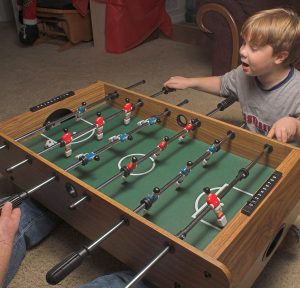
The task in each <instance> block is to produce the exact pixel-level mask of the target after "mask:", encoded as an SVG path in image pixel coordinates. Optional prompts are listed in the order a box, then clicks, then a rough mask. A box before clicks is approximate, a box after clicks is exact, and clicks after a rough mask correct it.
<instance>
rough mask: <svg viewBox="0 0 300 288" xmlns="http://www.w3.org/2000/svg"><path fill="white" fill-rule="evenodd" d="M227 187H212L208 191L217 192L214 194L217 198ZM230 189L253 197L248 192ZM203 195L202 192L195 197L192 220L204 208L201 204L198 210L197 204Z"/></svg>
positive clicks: (225, 185) (235, 188)
mask: <svg viewBox="0 0 300 288" xmlns="http://www.w3.org/2000/svg"><path fill="white" fill-rule="evenodd" d="M227 186H228V184H227V183H225V184H224V185H223V186H222V187H214V188H211V189H210V190H211V191H214V190H218V191H217V192H216V194H217V196H218V195H219V194H220V192H221V191H222V190H223V189H224V188H225V187H227ZM232 189H234V190H236V191H238V192H240V193H244V194H246V195H249V196H253V194H251V193H249V192H247V191H244V190H242V189H240V188H237V187H233V188H232ZM204 195H205V193H204V192H202V193H201V194H200V195H199V196H198V197H197V199H196V201H195V213H194V214H193V215H192V216H191V217H192V218H196V217H197V215H198V214H199V213H200V211H201V210H202V209H203V208H204V207H205V206H206V204H203V205H202V206H201V207H200V208H199V202H200V200H201V198H202V197H203V196H204Z"/></svg>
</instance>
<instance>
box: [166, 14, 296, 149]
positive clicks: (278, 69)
mask: <svg viewBox="0 0 300 288" xmlns="http://www.w3.org/2000/svg"><path fill="white" fill-rule="evenodd" d="M241 36H242V38H243V40H244V41H243V44H242V46H241V48H240V57H241V62H242V64H241V65H240V66H239V67H238V68H236V69H234V70H232V71H230V72H228V73H226V74H225V75H223V76H219V77H217V76H213V77H199V78H185V77H180V76H174V77H171V78H170V79H169V80H168V81H167V82H165V83H164V86H166V87H169V88H176V89H185V88H194V89H197V90H201V91H204V92H207V93H211V94H215V95H219V96H223V97H228V96H233V97H236V98H237V99H238V100H239V102H240V105H241V108H242V113H243V117H244V120H245V122H246V123H247V126H248V128H249V129H250V130H251V131H255V132H259V133H261V134H263V135H267V136H268V137H272V138H275V139H277V140H278V141H282V142H292V141H296V142H297V143H298V144H300V121H299V119H300V92H299V91H300V72H299V71H298V70H296V69H295V68H294V66H293V65H292V63H294V62H295V60H296V59H297V56H298V55H296V53H297V52H298V51H299V49H300V18H299V16H298V15H297V14H296V13H295V12H293V11H292V10H286V9H282V8H278V9H271V10H264V11H260V12H258V13H257V14H255V15H253V16H252V17H250V18H249V19H248V20H247V21H246V22H245V23H244V25H243V27H242V30H241Z"/></svg>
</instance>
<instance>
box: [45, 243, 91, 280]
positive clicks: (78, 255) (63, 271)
mask: <svg viewBox="0 0 300 288" xmlns="http://www.w3.org/2000/svg"><path fill="white" fill-rule="evenodd" d="M88 254H89V252H88V250H87V249H86V248H85V247H84V248H83V249H81V250H80V251H79V252H73V253H72V254H70V255H69V256H67V257H66V258H65V259H64V260H62V261H61V262H60V263H58V264H57V265H55V266H54V267H53V268H52V269H50V270H49V271H48V272H47V274H46V280H47V282H48V283H49V284H51V285H56V284H58V283H59V282H60V281H62V280H63V279H65V278H66V277H67V276H68V275H69V274H70V273H71V272H72V271H74V270H75V269H76V268H78V267H79V266H80V265H81V263H82V262H83V259H84V258H85V257H86V256H87V255H88Z"/></svg>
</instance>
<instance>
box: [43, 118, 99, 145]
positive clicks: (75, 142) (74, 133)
mask: <svg viewBox="0 0 300 288" xmlns="http://www.w3.org/2000/svg"><path fill="white" fill-rule="evenodd" d="M80 120H81V121H83V122H85V123H87V124H89V125H91V126H93V125H94V124H93V123H91V122H89V121H87V120H85V119H80ZM95 130H96V127H95V128H94V129H93V130H91V131H89V132H86V133H84V134H82V135H80V137H79V138H81V137H82V136H84V135H86V134H88V133H91V135H90V136H88V137H87V138H84V139H81V140H78V141H74V142H72V144H78V143H81V142H84V141H86V140H88V139H90V138H91V137H92V136H93V135H94V133H95ZM76 134H77V132H73V133H72V135H75V136H76ZM41 136H42V137H44V138H46V139H48V140H52V141H54V143H55V144H56V143H57V141H55V140H54V139H52V138H50V137H48V136H47V135H45V134H43V133H41Z"/></svg>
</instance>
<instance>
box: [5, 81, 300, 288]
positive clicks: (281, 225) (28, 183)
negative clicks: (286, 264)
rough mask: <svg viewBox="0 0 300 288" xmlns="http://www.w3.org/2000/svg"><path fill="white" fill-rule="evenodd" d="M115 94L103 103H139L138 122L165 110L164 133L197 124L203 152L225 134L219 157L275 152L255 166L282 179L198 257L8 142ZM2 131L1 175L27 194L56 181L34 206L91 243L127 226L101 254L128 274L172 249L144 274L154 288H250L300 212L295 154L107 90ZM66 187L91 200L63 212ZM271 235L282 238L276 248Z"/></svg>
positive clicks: (78, 94)
mask: <svg viewBox="0 0 300 288" xmlns="http://www.w3.org/2000/svg"><path fill="white" fill-rule="evenodd" d="M115 91H118V93H119V94H120V96H119V97H118V98H117V99H114V100H109V101H108V102H110V103H111V104H112V105H113V106H115V107H117V108H122V106H123V104H124V99H125V98H127V97H128V98H129V99H130V100H131V101H132V102H136V101H137V100H138V99H141V100H143V102H144V107H142V108H140V109H138V110H137V111H136V113H137V115H138V116H140V117H141V118H148V117H150V116H151V115H153V114H159V113H160V112H161V111H162V110H163V109H164V108H166V107H168V108H169V109H170V110H171V112H172V113H171V116H170V117H167V119H166V120H165V121H164V122H163V123H161V125H163V126H164V127H167V128H170V129H172V130H175V131H180V130H181V129H182V128H181V127H179V126H178V125H177V124H176V120H175V119H176V116H177V115H178V114H184V115H185V116H186V117H187V118H188V119H191V118H198V119H199V120H200V121H201V127H200V128H199V129H197V130H196V131H195V132H194V133H192V134H191V137H195V138H198V139H201V141H203V142H206V143H208V144H210V143H212V142H213V140H214V139H216V138H220V137H221V136H220V135H226V133H227V131H228V130H232V131H234V132H235V133H236V139H235V140H234V141H232V142H229V143H226V144H224V146H222V149H223V150H226V151H230V152H231V153H233V154H236V155H238V156H241V157H244V158H246V159H249V160H253V159H255V158H256V156H257V155H258V154H259V153H260V152H261V151H262V149H263V146H264V144H266V143H269V144H271V145H272V146H273V148H274V151H273V152H272V153H271V154H270V155H269V156H268V157H264V158H262V159H261V161H260V163H262V164H265V165H268V166H270V167H272V168H274V169H276V170H277V171H280V172H282V177H281V179H280V180H279V182H278V183H277V184H276V185H275V186H274V187H273V189H272V190H271V191H270V193H269V194H268V195H267V197H266V198H265V199H264V200H263V201H262V202H261V204H260V205H259V206H258V208H257V209H256V210H255V211H254V213H253V214H252V215H251V216H246V215H244V214H242V213H238V214H237V215H236V216H235V217H234V218H233V219H232V220H231V221H230V222H229V223H228V225H227V226H226V227H225V228H224V229H223V230H222V231H221V232H220V233H219V234H218V235H217V236H216V237H215V239H214V240H213V241H212V242H211V243H210V244H209V245H208V247H207V248H206V249H204V250H203V251H200V250H198V249H197V248H195V247H193V246H192V245H190V244H188V243H186V242H184V241H182V240H180V239H178V238H177V237H176V236H174V235H172V234H171V233H169V232H167V231H165V230H164V229H162V228H160V227H158V226H157V225H155V224H153V223H151V222H149V221H148V220H146V219H145V218H143V217H142V216H140V215H137V214H135V213H134V212H132V211H131V210H130V209H128V208H126V207H124V206H123V205H121V204H119V203H117V202H116V201H115V200H113V199H111V198H109V197H108V196H106V195H104V194H102V193H99V191H97V190H96V189H94V188H92V187H91V186H89V185H87V184H86V183H84V182H83V181H81V180H80V179H77V178H76V177H74V176H72V175H71V174H69V173H67V172H65V171H63V170H62V169H61V168H59V167H57V166H56V165H55V164H53V163H51V162H49V161H48V160H45V159H44V158H42V157H40V156H39V155H37V154H35V153H34V152H32V151H30V150H29V149H27V148H26V147H24V146H23V145H22V144H21V143H18V142H16V141H14V140H13V139H15V138H17V137H20V136H21V135H24V134H25V133H28V132H29V131H31V130H33V129H35V128H38V127H40V126H42V125H43V123H44V121H45V118H46V117H47V115H50V114H51V113H52V112H53V111H56V110H57V109H60V108H68V109H70V110H71V111H76V109H77V107H79V106H80V105H81V102H82V101H86V102H87V103H88V104H89V103H93V102H95V101H97V100H99V99H101V98H103V97H104V96H105V95H107V94H108V93H110V92H115ZM229 109H230V108H229ZM20 123H22V125H20ZM0 130H1V132H0V146H2V145H3V143H7V144H9V149H2V150H1V151H0V157H1V161H0V163H1V164H0V169H1V170H0V172H1V173H2V174H3V175H6V176H7V177H9V178H10V179H11V180H12V181H13V182H14V183H15V184H16V185H18V186H20V187H21V188H23V189H30V188H31V187H32V186H35V185H37V184H39V183H40V182H42V181H44V180H46V179H47V178H49V177H51V176H53V174H55V175H57V176H58V180H57V181H54V182H52V183H50V184H49V185H47V186H46V187H44V188H43V189H41V190H39V191H37V192H35V193H34V198H35V199H37V200H38V201H40V202H41V203H42V204H44V205H45V206H46V207H48V208H49V209H50V210H52V211H53V212H55V213H56V214H57V215H59V216H60V217H61V218H63V219H64V220H65V221H66V222H67V223H69V224H70V225H72V226H73V227H74V228H75V229H77V230H78V231H80V232H81V233H83V234H84V235H86V236H87V237H89V238H90V239H92V240H93V239H97V238H98V237H99V236H100V235H102V234H103V233H105V232H106V231H108V230H109V229H110V228H111V227H112V226H114V225H115V224H117V223H118V222H119V220H120V217H126V218H127V219H128V221H129V224H128V225H125V226H123V227H122V228H120V229H119V230H118V231H117V232H116V233H114V235H112V236H111V237H110V240H109V241H104V242H103V244H102V245H101V246H102V247H103V248H104V249H106V250H107V251H108V252H109V253H111V254H112V255H114V256H115V257H117V258H118V259H120V260H121V261H123V262H124V263H126V264H127V265H128V266H129V267H131V268H132V269H134V270H136V271H138V270H140V269H141V268H142V267H144V265H145V264H146V263H148V261H149V260H150V259H152V258H153V257H154V256H155V255H157V253H159V252H160V251H161V250H162V249H163V248H164V245H166V243H168V244H170V245H172V246H173V247H174V249H175V251H174V253H169V255H167V256H165V257H164V258H163V259H162V260H161V261H160V262H159V263H157V265H155V266H154V267H153V268H152V269H151V271H149V273H148V274H147V278H148V279H149V280H150V281H152V282H153V283H154V284H156V285H158V286H159V287H176V285H180V286H177V287H188V288H193V287H195V288H196V287H197V288H198V287H202V288H206V287H207V288H208V287H210V288H219V287H243V288H245V287H251V285H252V284H253V282H254V281H255V279H256V278H257V277H258V275H259V274H260V272H261V271H262V270H263V268H264V266H265V265H266V264H267V262H268V261H269V259H270V258H271V256H272V255H273V253H274V252H275V250H276V248H277V247H278V245H279V244H280V242H281V241H282V239H283V237H284V236H285V234H286V232H287V230H288V228H289V227H290V225H291V224H292V223H293V222H294V220H295V219H296V217H297V216H298V214H299V212H300V204H299V203H300V202H299V200H300V194H299V191H298V189H299V187H298V184H297V183H296V179H297V178H298V177H299V175H300V149H298V148H295V147H293V146H291V145H287V144H281V143H279V142H277V141H274V140H272V139H267V138H266V137H263V136H260V135H256V134H254V133H252V132H249V131H246V130H243V129H241V128H239V127H236V126H233V125H230V124H227V123H224V122H222V121H219V120H215V119H211V118H209V117H206V116H204V115H201V114H197V113H194V112H192V111H189V110H187V109H184V108H181V107H177V106H174V105H172V104H167V103H165V102H163V101H160V100H157V99H153V98H150V97H147V96H144V95H142V94H139V93H135V92H132V91H129V90H126V89H122V88H120V87H117V86H114V85H111V84H108V83H104V82H100V81H99V82H96V83H94V84H92V85H90V86H88V87H86V88H83V89H80V90H77V91H75V95H74V96H72V97H70V98H67V99H65V100H63V101H61V102H58V103H56V104H53V105H51V106H48V107H46V108H44V109H42V110H39V111H37V112H25V113H23V114H21V115H19V116H16V117H14V118H12V119H9V120H6V121H3V122H2V123H1V129H0ZM8 155H9V157H8ZM25 156H29V157H31V158H32V159H33V162H32V164H26V165H27V166H26V167H22V168H19V169H16V170H15V171H14V172H13V173H7V172H6V171H5V168H7V167H9V166H10V165H12V164H15V163H16V162H18V161H20V160H23V159H24V157H25ZM29 166H30V167H29ZM29 169H30V170H29ZM24 171H30V173H24ZM67 182H69V183H72V185H73V186H74V187H75V188H76V191H77V197H81V196H82V194H88V195H89V196H90V198H91V200H90V201H87V202H85V203H84V204H83V205H80V206H79V207H78V208H77V209H75V210H70V209H68V208H67V207H68V206H69V205H70V204H71V203H73V202H74V201H75V200H76V199H77V198H73V197H72V196H70V195H69V194H68V193H67V192H66V189H65V184H66V183H67ZM57 199H59V201H57ZM276 235H277V236H279V235H281V237H277V238H278V239H277V238H276V242H273V240H274V237H276ZM120 239H122V241H121V242H120ZM270 245H271V248H270ZM268 249H269V250H268ZM266 252H268V256H266ZM241 263H242V264H243V265H241ZM49 268H51V267H49ZM207 272H208V273H207ZM208 275H210V277H207V276H208ZM174 285H175V286H174Z"/></svg>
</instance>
